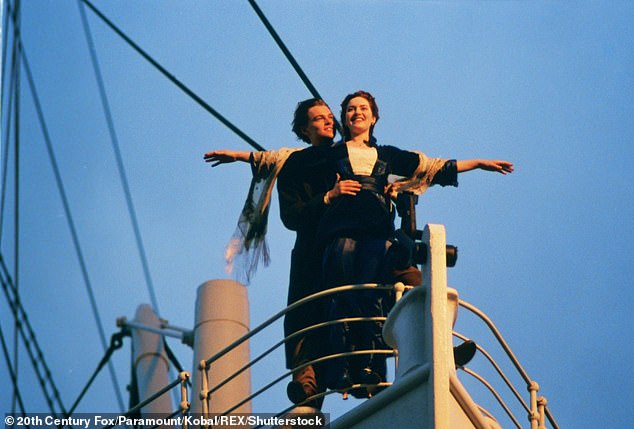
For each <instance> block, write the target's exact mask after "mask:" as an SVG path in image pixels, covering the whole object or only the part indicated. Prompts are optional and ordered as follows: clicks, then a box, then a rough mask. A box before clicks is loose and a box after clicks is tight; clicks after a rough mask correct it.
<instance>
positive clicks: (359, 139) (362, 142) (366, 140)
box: [348, 132, 370, 146]
mask: <svg viewBox="0 0 634 429" xmlns="http://www.w3.org/2000/svg"><path fill="white" fill-rule="evenodd" d="M348 143H350V144H351V145H353V146H370V133H369V132H366V133H361V134H358V135H356V136H351V137H350V140H348Z"/></svg>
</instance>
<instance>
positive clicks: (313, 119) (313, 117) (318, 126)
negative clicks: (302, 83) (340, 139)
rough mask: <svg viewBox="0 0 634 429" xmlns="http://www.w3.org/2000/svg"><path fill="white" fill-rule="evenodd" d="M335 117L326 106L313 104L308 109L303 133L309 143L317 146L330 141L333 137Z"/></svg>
mask: <svg viewBox="0 0 634 429" xmlns="http://www.w3.org/2000/svg"><path fill="white" fill-rule="evenodd" d="M334 126H335V117H334V116H333V114H332V112H331V111H330V109H329V108H328V106H313V107H311V108H310V109H308V125H307V126H306V128H304V135H306V137H308V139H309V140H310V144H312V145H314V146H318V145H320V144H322V143H324V142H330V141H331V140H332V139H333V138H334V137H335V127H334Z"/></svg>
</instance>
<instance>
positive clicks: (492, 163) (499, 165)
mask: <svg viewBox="0 0 634 429" xmlns="http://www.w3.org/2000/svg"><path fill="white" fill-rule="evenodd" d="M479 167H480V169H482V170H485V171H497V172H498V173H502V174H507V173H512V172H513V164H512V163H510V162H508V161H501V160H497V159H482V160H480V166H479Z"/></svg>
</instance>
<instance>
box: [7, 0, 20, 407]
mask: <svg viewBox="0 0 634 429" xmlns="http://www.w3.org/2000/svg"><path fill="white" fill-rule="evenodd" d="M9 7H10V5H9V2H7V9H9ZM21 10H22V9H21V4H20V0H16V2H15V10H14V12H13V14H12V16H11V18H12V21H13V52H12V67H13V69H14V70H15V74H14V78H15V81H14V85H15V97H14V100H13V102H14V103H15V111H14V115H13V120H14V128H13V146H14V151H13V155H14V166H13V174H14V182H13V185H14V191H13V192H14V218H13V228H14V230H13V232H14V234H15V238H14V242H13V249H14V250H13V252H14V255H13V263H14V272H13V284H14V286H15V290H16V292H17V290H18V288H19V286H20V281H19V273H20V239H19V238H20V68H21V65H20V50H21V47H20V43H19V40H20V21H21V17H22V14H21ZM17 299H18V303H19V302H20V301H19V296H17ZM18 323H19V322H18V319H17V318H16V319H15V333H14V336H13V364H14V368H13V371H14V373H15V378H16V383H17V379H18V377H19V368H18V364H19V359H18V357H19V349H18V334H17V331H18V328H19V324H18ZM15 407H16V392H15V391H14V392H13V401H12V407H11V411H12V412H14V413H15Z"/></svg>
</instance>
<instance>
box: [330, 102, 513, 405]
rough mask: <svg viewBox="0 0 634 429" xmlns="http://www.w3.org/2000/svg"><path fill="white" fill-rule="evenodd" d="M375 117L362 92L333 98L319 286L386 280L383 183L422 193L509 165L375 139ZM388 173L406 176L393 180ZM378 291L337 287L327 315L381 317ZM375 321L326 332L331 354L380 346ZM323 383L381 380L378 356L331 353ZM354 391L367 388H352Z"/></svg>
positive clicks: (389, 221) (388, 210)
mask: <svg viewBox="0 0 634 429" xmlns="http://www.w3.org/2000/svg"><path fill="white" fill-rule="evenodd" d="M378 119H379V109H378V106H377V104H376V101H375V100H374V97H373V96H372V95H371V94H370V93H368V92H365V91H358V92H355V93H353V94H350V95H348V96H347V97H346V98H345V99H344V100H343V102H342V103H341V123H342V125H343V131H344V140H345V142H344V143H342V144H339V145H337V146H335V147H334V148H333V149H332V152H331V154H330V162H331V166H332V168H334V169H335V170H336V171H337V174H338V175H339V176H338V177H339V181H338V183H337V186H336V187H335V188H333V189H332V190H331V191H329V192H327V193H326V194H325V195H324V202H325V203H326V204H327V205H328V206H329V207H328V209H327V211H326V212H325V214H324V216H323V217H322V220H321V223H320V227H319V233H318V236H319V237H320V238H321V240H322V244H323V245H324V246H325V252H324V265H323V270H324V271H323V272H324V286H325V288H332V287H336V286H340V285H345V284H355V283H392V282H393V281H394V275H393V273H394V271H395V267H394V266H391V265H390V260H391V258H390V257H389V248H390V246H391V242H390V240H391V239H392V237H393V234H394V212H393V208H392V203H391V200H390V198H389V196H388V192H387V191H388V190H390V191H392V192H400V191H404V190H409V191H413V192H415V193H417V194H420V193H422V192H424V191H425V190H426V189H427V187H428V186H430V185H434V184H440V185H442V186H447V185H452V186H457V185H458V180H457V174H458V173H462V172H465V171H469V170H474V169H482V170H486V171H494V172H499V173H502V174H507V173H510V172H512V171H513V164H511V163H510V162H508V161H500V160H481V159H474V160H466V161H456V160H445V159H440V158H428V157H426V156H425V155H424V154H422V153H416V152H410V151H404V150H400V149H398V148H396V147H393V146H380V145H377V144H376V143H375V142H376V140H375V139H374V138H373V135H372V134H373V130H374V127H375V125H376V122H377V121H378ZM388 175H396V176H402V177H407V178H408V179H407V180H405V181H402V182H397V183H394V184H390V183H388ZM384 299H385V297H384V294H383V293H381V292H377V291H373V290H364V291H362V292H361V293H353V292H348V293H344V294H339V295H338V296H335V297H334V298H332V300H331V304H330V310H329V317H330V318H331V319H339V318H344V317H370V316H372V317H382V316H385V313H386V312H385V310H384V307H385V305H384V303H383V302H382V301H383V300H384ZM382 326H383V323H382V322H364V323H350V324H347V323H343V324H339V325H336V326H335V328H334V329H333V330H332V331H331V339H330V345H331V347H332V350H331V353H341V352H346V351H354V350H364V349H366V350H367V349H385V348H387V346H386V345H385V344H384V343H383V340H382V337H381V330H382ZM329 368H330V370H329V374H328V377H327V384H328V386H329V387H330V388H337V389H340V388H345V387H348V386H350V385H352V384H356V383H364V384H375V383H378V382H381V381H384V380H385V372H386V369H385V355H380V354H375V355H372V354H364V355H356V356H353V357H351V358H349V359H339V360H338V361H337V362H335V364H333V365H329ZM352 393H353V395H355V396H367V395H368V394H371V393H372V391H371V390H368V391H365V389H363V390H355V391H353V392H352Z"/></svg>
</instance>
